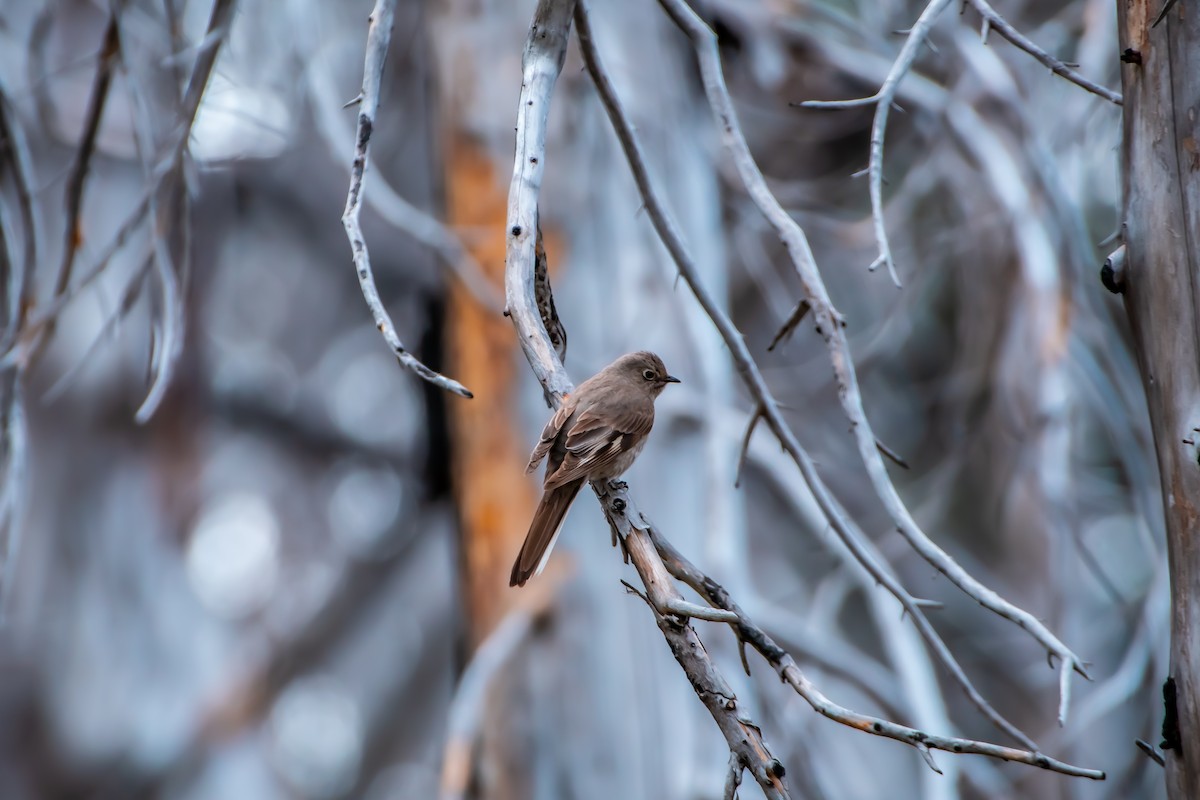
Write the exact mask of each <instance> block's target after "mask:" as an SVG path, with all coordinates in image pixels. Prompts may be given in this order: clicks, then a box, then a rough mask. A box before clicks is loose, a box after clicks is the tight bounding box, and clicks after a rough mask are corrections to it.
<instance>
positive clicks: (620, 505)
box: [612, 497, 625, 514]
mask: <svg viewBox="0 0 1200 800" xmlns="http://www.w3.org/2000/svg"><path fill="white" fill-rule="evenodd" d="M612 507H613V511H615V512H617V513H618V514H621V513H623V512H624V511H625V501H624V500H622V499H621V498H620V497H614V498H613V501H612Z"/></svg>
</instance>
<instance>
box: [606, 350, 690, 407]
mask: <svg viewBox="0 0 1200 800" xmlns="http://www.w3.org/2000/svg"><path fill="white" fill-rule="evenodd" d="M613 368H614V369H615V370H616V371H618V372H620V373H621V374H622V375H624V376H625V377H626V378H628V379H629V381H630V382H631V383H632V384H633V385H634V386H640V387H642V388H644V389H645V390H646V391H647V392H648V393H649V394H650V396H651V397H658V395H659V394H660V393H661V392H662V390H663V389H664V388H665V387H666V385H667V384H668V383H679V382H680V381H679V378H676V377H675V376H674V375H671V374H669V373H668V372H667V368H666V366H665V365H664V364H663V362H662V359H661V358H659V357H658V356H656V355H655V354H654V353H651V352H649V351H647V350H639V351H638V352H636V353H629V354H628V355H624V356H621V357H620V358H618V359H617V360H616V362H615V363H614V364H613Z"/></svg>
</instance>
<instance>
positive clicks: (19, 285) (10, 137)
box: [0, 81, 41, 353]
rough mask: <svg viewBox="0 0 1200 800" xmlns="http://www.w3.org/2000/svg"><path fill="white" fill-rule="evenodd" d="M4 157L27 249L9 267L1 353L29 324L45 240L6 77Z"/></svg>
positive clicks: (0, 150)
mask: <svg viewBox="0 0 1200 800" xmlns="http://www.w3.org/2000/svg"><path fill="white" fill-rule="evenodd" d="M0 158H2V159H3V161H4V162H5V163H6V164H7V168H6V169H5V170H4V174H6V175H9V176H11V178H12V183H13V189H14V193H15V194H16V196H17V207H18V208H19V209H20V212H21V234H22V242H21V244H22V246H23V251H24V260H23V262H22V264H21V268H20V269H17V268H16V265H15V264H10V265H9V269H8V277H7V282H8V288H7V292H8V297H7V300H8V305H9V308H8V310H7V312H6V313H7V319H5V321H4V329H3V335H0V353H3V352H5V351H7V350H8V349H9V348H10V347H12V345H13V343H14V342H15V341H16V340H17V337H18V336H19V335H20V333H21V330H22V329H23V327H24V325H25V319H26V316H27V315H28V313H29V307H30V306H31V305H32V304H33V300H32V294H33V291H34V283H33V275H34V271H35V270H36V269H37V265H38V252H39V250H40V244H41V239H40V226H39V224H38V214H37V206H35V205H34V202H33V187H34V185H35V182H34V176H33V158H32V156H31V155H30V153H29V143H28V141H27V140H26V138H25V131H24V129H23V128H22V126H21V122H20V119H19V118H18V117H17V113H16V109H15V108H14V107H13V105H12V101H11V99H10V98H9V93H8V87H7V86H6V85H5V84H4V83H3V81H0Z"/></svg>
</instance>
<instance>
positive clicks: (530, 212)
mask: <svg viewBox="0 0 1200 800" xmlns="http://www.w3.org/2000/svg"><path fill="white" fill-rule="evenodd" d="M573 12H574V14H575V18H576V20H577V21H580V22H583V23H584V24H586V10H585V9H584V8H583V6H582V5H581V4H576V3H575V2H574V0H541V1H540V2H539V4H538V6H537V9H536V11H535V12H534V18H533V23H532V25H531V27H530V35H529V38H528V40H527V42H526V46H525V52H524V56H523V59H522V72H523V80H522V87H521V96H520V102H519V105H518V112H517V146H516V159H515V163H514V166H513V178H512V184H511V186H510V190H509V201H508V221H507V223H506V224H507V228H508V234H509V235H508V241H507V266H506V270H505V290H506V300H507V303H508V312H509V318H510V319H511V320H512V322H513V326H514V327H515V329H516V332H517V338H518V340H519V341H520V342H521V346H522V349H523V350H524V352H525V357H526V359H527V360H528V361H529V364H530V367H531V368H532V369H533V372H534V374H535V375H536V376H537V378H538V381H539V382H540V383H541V384H542V387H543V388H544V390H545V392H546V395H547V398H548V399H549V400H550V402H551V404H552V405H558V404H559V403H560V402H561V399H562V397H563V395H565V394H566V393H568V392H570V391H571V389H572V388H573V386H572V384H571V380H570V378H569V377H568V376H567V374H566V371H565V370H564V369H563V366H562V361H561V359H560V358H559V357H558V353H557V352H556V351H555V349H554V346H553V344H552V342H551V340H550V337H549V335H548V333H547V332H546V328H545V325H544V324H543V322H542V317H541V313H540V311H539V307H538V302H537V297H536V292H535V277H534V269H535V260H536V238H537V237H536V229H537V214H538V209H537V203H538V193H539V190H540V188H541V180H542V170H543V165H544V162H545V136H546V116H547V113H548V111H549V104H550V98H551V95H552V92H553V89H554V85H555V83H556V81H557V78H558V74H559V72H560V71H561V68H562V62H563V58H564V56H565V53H566V46H567V38H568V35H569V32H570V24H571V15H572V13H573ZM593 489H594V490H595V491H596V493H597V495H598V496H600V497H601V499H602V503H603V506H604V510H605V515H606V517H607V518H608V521H609V524H610V526H611V527H612V528H613V531H614V535H616V536H618V537H619V539H620V540H621V541H622V542H623V543H624V546H625V552H626V553H627V554H628V556H629V558H630V560H631V561H632V562H633V564H634V567H635V568H636V569H637V571H638V575H639V576H640V577H641V579H642V582H643V584H644V585H645V586H646V590H647V599H648V600H649V602H650V605H651V608H653V609H654V612H655V618H656V621H657V622H658V626H659V629H660V630H661V631H662V633H663V636H664V638H666V640H667V643H668V645H670V647H671V652H672V653H673V654H674V656H675V658H676V660H677V661H678V662H679V664H680V666H681V667H682V668H683V671H684V674H685V675H686V676H687V678H688V681H689V682H690V683H691V684H692V687H693V689H694V690H695V691H696V694H697V696H698V697H699V698H700V700H701V702H702V703H703V704H704V706H705V708H707V709H708V711H709V713H710V714H711V715H712V717H713V720H714V721H715V722H716V723H717V726H718V728H719V729H720V730H721V732H722V734H723V735H724V737H725V740H726V743H727V744H728V746H729V749H730V752H732V753H734V754H736V755H737V757H738V758H739V760H740V761H741V763H744V764H746V765H748V767H747V768H748V769H750V771H751V773H752V774H753V775H754V778H755V780H756V781H757V782H758V784H759V786H760V787H762V790H763V792H764V794H765V795H766V796H767V797H768V798H771V800H782V799H783V798H787V797H788V796H789V794H788V791H787V788H786V787H785V786H784V784H783V780H782V778H783V775H784V769H783V765H782V764H780V762H779V761H778V760H777V759H776V758H775V757H774V756H772V755H771V752H770V750H769V749H768V748H767V746H766V743H765V742H764V741H763V739H762V734H761V732H760V731H759V729H758V727H757V726H756V725H755V724H754V723H753V722H751V721H750V719H749V718H748V717H746V716H745V715H744V714H743V713H742V712H741V709H740V707H739V705H738V701H737V698H736V696H735V695H734V693H733V690H732V689H731V688H730V687H729V685H728V683H726V681H725V679H724V678H723V677H722V676H721V674H720V672H719V671H718V670H717V668H716V666H715V665H714V664H713V663H712V660H711V659H710V658H709V656H708V653H707V651H706V650H705V649H704V645H703V644H702V643H701V642H700V639H699V637H697V635H696V632H695V630H693V628H692V627H691V625H689V624H687V622H686V619H684V620H681V619H680V618H679V616H678V614H679V612H692V611H695V610H696V609H697V607H696V606H694V604H690V603H687V602H686V601H685V600H684V599H683V597H682V596H681V595H680V594H679V592H678V590H677V589H676V588H675V586H674V584H673V583H672V581H671V579H670V575H669V574H668V573H667V570H666V568H665V567H664V566H663V564H662V561H661V560H660V559H659V558H658V555H657V552H656V551H655V549H654V545H653V543H652V542H651V541H650V539H649V536H648V534H647V532H646V531H645V529H644V528H642V527H639V525H638V524H634V523H633V522H632V521H631V516H633V513H635V512H632V509H631V508H630V505H629V500H628V495H627V493H626V490H625V489H624V488H623V487H622V488H620V489H618V490H616V491H613V487H609V486H601V485H595V484H594V485H593ZM626 509H630V511H629V512H627V511H626ZM638 518H639V519H640V515H639V516H638ZM663 609H667V612H666V613H664V611H663ZM706 615H708V614H707V612H706ZM708 616H711V615H708Z"/></svg>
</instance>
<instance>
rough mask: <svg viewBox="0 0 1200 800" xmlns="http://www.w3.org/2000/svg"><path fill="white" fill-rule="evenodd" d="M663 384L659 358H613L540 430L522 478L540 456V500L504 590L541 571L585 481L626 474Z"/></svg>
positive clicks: (646, 355)
mask: <svg viewBox="0 0 1200 800" xmlns="http://www.w3.org/2000/svg"><path fill="white" fill-rule="evenodd" d="M668 383H679V379H678V378H676V377H673V376H672V375H669V374H667V368H666V367H665V366H663V362H662V359H661V358H659V357H658V356H656V355H654V353H649V352H646V351H645V350H641V351H639V352H636V353H629V354H627V355H623V356H621V357H620V358H618V359H617V360H616V361H614V362H613V363H611V364H609V365H608V366H607V367H605V368H604V369H602V370H600V371H599V372H597V373H596V374H595V375H593V376H592V377H590V378H588V379H587V380H586V381H584V382H583V383H581V384H579V386H578V387H576V389H575V391H573V392H571V394H569V395H567V396H566V397H565V398H563V404H562V405H561V406H560V407H559V409H558V411H556V412H554V416H553V417H551V418H550V421H549V422H547V423H546V427H545V428H544V429H542V437H541V440H540V441H539V442H538V443H537V447H535V448H533V454H532V455H531V456H530V457H529V466H527V467H526V468H525V471H526V472H533V471H534V470H535V469H537V466H538V464H540V463H541V462H542V459H543V458H547V456H548V458H547V461H546V477H545V479H544V480H543V482H542V499H541V501H540V502H539V503H538V506H537V510H536V511H534V512H533V522H531V523H530V525H529V533H527V534H525V543H524V544H522V545H521V552H520V554H519V555H517V560H516V563H514V564H513V568H512V577H510V578H509V581H508V585H509V586H524V585H525V581H527V580H529V579H530V578H531V577H533V576H534V575H537V574H538V573H539V572H541V571H542V568H543V567H544V566H546V560H547V558H549V556H550V550H551V548H553V547H554V542H555V540H556V539H557V538H558V532H559V530H560V529H561V528H562V523H563V518H564V517H566V515H567V509H568V508H570V507H571V503H572V502H573V501H574V500H575V496H576V495H577V494H579V490H580V489H582V488H583V484H584V483H585V482H588V481H609V480H612V479H613V478H616V477H619V476H620V475H621V474H622V473H623V472H625V470H627V469H629V468H630V467H631V466H632V465H633V462H634V460H635V459H636V458H637V457H638V454H639V453H640V452H642V447H643V446H644V445H645V444H646V436H648V435H649V433H650V428H651V426H653V425H654V399H655V398H656V397H658V396H659V395H660V394H661V393H662V390H663V389H664V388H665V387H666V385H667V384H668Z"/></svg>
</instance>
